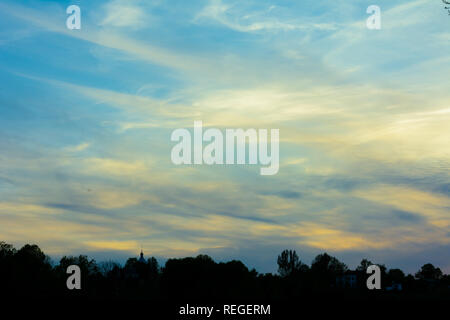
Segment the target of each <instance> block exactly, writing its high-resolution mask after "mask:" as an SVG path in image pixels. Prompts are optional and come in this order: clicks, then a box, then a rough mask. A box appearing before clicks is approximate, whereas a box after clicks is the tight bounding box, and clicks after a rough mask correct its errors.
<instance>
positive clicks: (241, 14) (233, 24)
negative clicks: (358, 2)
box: [194, 0, 336, 32]
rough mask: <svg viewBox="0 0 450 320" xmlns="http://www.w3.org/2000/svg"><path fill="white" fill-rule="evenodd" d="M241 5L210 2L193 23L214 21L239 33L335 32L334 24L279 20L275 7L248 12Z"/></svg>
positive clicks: (219, 1) (211, 0) (216, 0)
mask: <svg viewBox="0 0 450 320" xmlns="http://www.w3.org/2000/svg"><path fill="white" fill-rule="evenodd" d="M241 6H242V3H239V2H237V3H233V4H224V3H223V2H222V1H221V0H210V1H209V4H207V5H206V6H205V7H204V8H203V9H202V10H201V11H200V12H199V13H198V14H197V15H196V17H195V19H194V22H196V23H199V22H201V21H203V20H206V21H208V20H210V21H215V22H217V23H219V24H221V25H223V26H225V27H228V28H230V29H232V30H235V31H239V32H258V31H266V32H276V31H295V30H297V31H298V30H311V29H317V30H335V29H336V25H335V24H334V23H300V22H298V21H296V20H295V19H292V18H291V19H280V17H277V16H276V15H274V14H273V13H274V11H275V10H273V9H274V8H275V6H267V8H266V9H265V10H263V11H262V12H261V11H259V12H250V13H249V12H248V11H245V8H241Z"/></svg>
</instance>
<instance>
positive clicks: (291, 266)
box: [277, 250, 308, 277]
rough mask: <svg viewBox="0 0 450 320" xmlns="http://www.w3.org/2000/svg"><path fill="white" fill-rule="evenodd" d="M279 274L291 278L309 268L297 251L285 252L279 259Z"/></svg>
mask: <svg viewBox="0 0 450 320" xmlns="http://www.w3.org/2000/svg"><path fill="white" fill-rule="evenodd" d="M277 263H278V273H279V274H280V276H282V277H288V276H291V275H293V274H295V273H297V272H299V271H306V270H307V269H308V266H307V265H306V264H303V263H302V262H301V261H300V259H299V258H298V255H297V252H295V250H284V251H283V252H282V253H281V254H280V255H279V256H278V259H277Z"/></svg>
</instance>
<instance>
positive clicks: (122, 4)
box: [100, 0, 150, 29]
mask: <svg viewBox="0 0 450 320" xmlns="http://www.w3.org/2000/svg"><path fill="white" fill-rule="evenodd" d="M138 3H139V1H123V0H113V1H110V2H108V3H107V4H106V5H105V6H104V8H105V17H104V19H103V20H102V21H101V22H100V25H101V26H113V27H131V28H133V29H141V28H143V27H145V26H146V24H147V22H148V21H149V19H150V17H149V13H148V12H145V11H144V9H143V8H142V7H140V6H139V5H138Z"/></svg>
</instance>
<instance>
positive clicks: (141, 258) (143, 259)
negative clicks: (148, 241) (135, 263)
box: [139, 247, 145, 263]
mask: <svg viewBox="0 0 450 320" xmlns="http://www.w3.org/2000/svg"><path fill="white" fill-rule="evenodd" d="M139 262H144V263H145V258H144V251H143V250H142V247H141V254H140V255H139Z"/></svg>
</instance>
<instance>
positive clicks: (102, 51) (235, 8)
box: [0, 0, 450, 272]
mask: <svg viewBox="0 0 450 320" xmlns="http://www.w3.org/2000/svg"><path fill="white" fill-rule="evenodd" d="M71 4H77V5H79V6H80V8H81V15H82V28H81V30H68V29H67V28H66V18H67V16H68V15H67V14H66V12H65V11H66V7H67V6H69V5H71ZM372 4H376V5H379V6H380V7H381V26H382V28H381V30H368V29H367V28H366V19H367V18H368V16H369V15H368V14H367V13H366V8H367V7H368V6H369V5H372ZM449 19H450V17H449V16H448V14H447V12H446V11H445V10H444V6H443V4H442V2H440V1H425V0H416V1H376V3H375V2H373V1H332V2H331V1H312V0H311V1H245V2H244V1H225V0H222V1H220V0H203V1H189V2H186V1H174V0H171V1H168V0H167V1H164V0H156V1H138V0H136V1H133V0H131V1H120V0H112V1H20V2H19V1H8V0H6V1H2V2H1V3H0V80H1V83H2V86H1V87H0V150H1V152H0V238H1V240H4V241H7V242H10V243H13V244H15V245H16V246H20V245H22V244H24V243H29V242H35V243H37V244H39V245H40V246H41V247H42V248H43V249H44V250H45V252H47V253H49V254H51V255H52V256H54V257H58V256H61V255H63V254H77V253H84V254H89V255H92V256H94V257H96V258H97V259H99V260H101V259H103V258H106V257H114V258H116V259H118V260H121V259H124V257H129V256H135V255H137V253H138V252H139V250H140V248H141V246H142V247H143V248H144V251H145V252H146V253H147V255H155V256H157V257H161V258H165V257H178V256H186V255H195V254H197V253H208V254H210V255H211V256H213V257H214V258H215V259H218V260H226V259H242V260H243V261H244V262H245V263H246V264H247V265H248V266H250V267H256V268H257V269H258V270H260V271H263V272H271V271H275V270H276V255H277V254H278V253H279V252H280V251H281V250H282V249H285V248H294V249H296V250H297V252H298V253H299V255H300V257H301V259H302V260H303V261H304V262H306V263H310V261H311V260H312V258H313V257H314V256H315V255H316V254H318V253H321V252H324V251H327V252H329V253H331V254H333V255H335V256H337V257H338V258H340V259H342V260H344V261H345V262H347V263H348V264H349V265H350V266H352V267H353V266H355V265H356V264H357V263H358V262H359V261H360V260H361V259H362V258H363V257H367V258H370V259H372V260H373V261H375V262H377V261H378V262H382V263H386V264H387V265H388V267H401V268H403V269H405V270H406V271H408V272H414V271H416V270H418V269H419V267H420V266H421V265H422V264H424V263H427V262H431V263H434V264H436V265H438V266H440V267H441V268H442V269H443V270H445V271H446V272H450V256H449V255H448V252H449V249H450V193H449V190H450V175H449V167H450V165H449V164H450V151H449V141H450V130H449V126H448V124H449V120H450V106H449V101H450V97H449V96H450V92H449V90H448V87H449V80H448V79H449V77H448V75H449V71H450V57H449V55H448V53H449V49H450V46H449V41H450V33H449V31H448V25H449V23H450V20H449ZM194 120H201V121H203V124H204V126H208V127H215V128H221V129H224V128H267V129H271V128H276V129H280V162H281V163H280V171H279V173H278V174H277V175H275V176H260V175H259V166H181V167H180V166H174V165H173V164H172V163H171V161H170V152H171V148H172V147H173V142H171V141H170V134H171V132H172V131H173V130H174V129H176V128H183V127H184V128H192V126H193V123H194Z"/></svg>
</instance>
